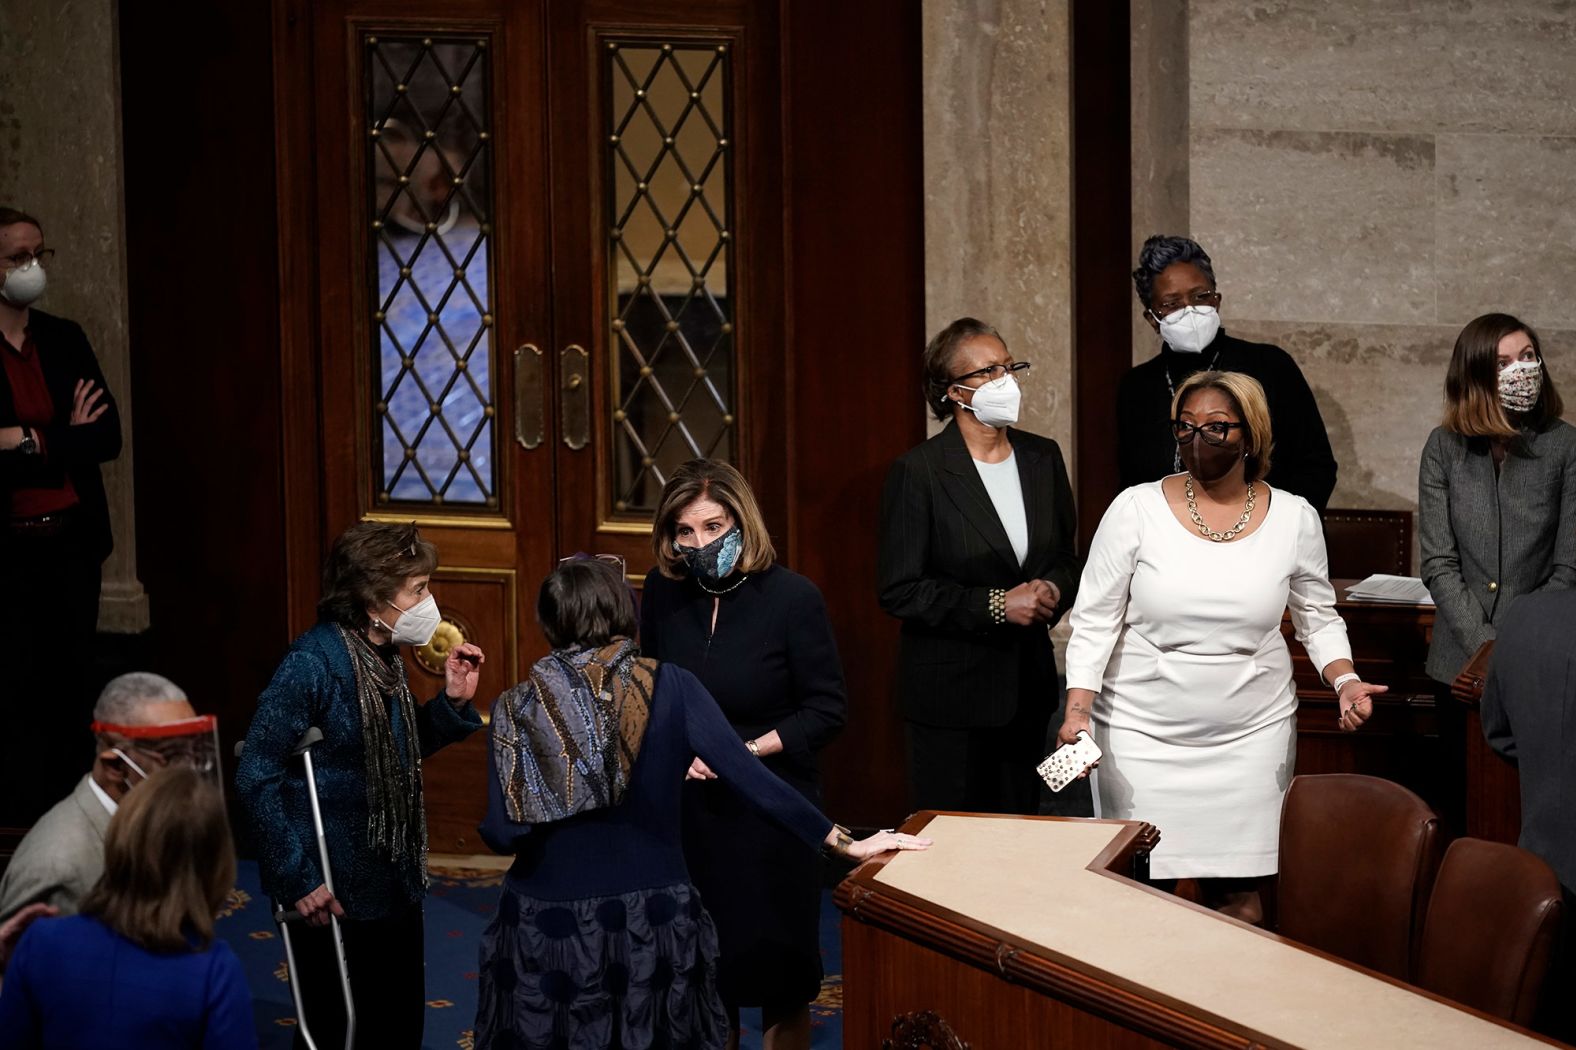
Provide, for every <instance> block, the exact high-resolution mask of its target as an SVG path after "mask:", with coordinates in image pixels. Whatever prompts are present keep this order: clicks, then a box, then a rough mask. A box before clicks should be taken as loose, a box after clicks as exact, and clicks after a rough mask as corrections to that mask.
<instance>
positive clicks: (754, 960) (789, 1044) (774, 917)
mask: <svg viewBox="0 0 1576 1050" xmlns="http://www.w3.org/2000/svg"><path fill="white" fill-rule="evenodd" d="M651 541H652V548H653V553H655V555H656V558H657V567H656V568H655V569H653V570H652V571H651V573H650V574H649V575H648V576H647V577H646V587H645V592H644V594H643V595H642V597H641V602H640V649H641V652H642V653H643V654H644V655H646V656H650V657H654V658H656V659H658V660H661V661H663V662H665V663H673V664H677V665H678V666H680V667H682V668H684V669H685V670H687V671H690V672H692V673H693V674H694V675H695V676H696V677H697V678H699V679H700V681H701V684H702V685H704V686H705V687H706V691H707V692H709V693H711V695H712V696H714V697H716V699H717V703H718V705H719V706H720V707H721V708H722V711H723V714H725V715H727V716H728V722H729V723H730V724H731V725H732V726H733V728H734V731H735V732H737V733H738V734H739V739H741V740H743V741H744V746H745V747H746V748H748V749H749V751H750V753H751V754H752V755H754V756H755V757H757V758H759V759H760V760H761V763H762V765H764V766H765V767H766V769H767V770H769V771H770V772H772V773H774V774H776V775H777V776H778V777H779V778H780V779H782V780H783V781H786V782H787V783H788V785H789V786H791V787H793V788H794V789H795V790H796V791H798V792H799V793H800V794H801V795H803V796H804V797H805V798H806V799H807V800H809V801H810V802H811V803H812V804H815V805H819V804H820V789H819V787H818V786H817V779H818V774H817V766H818V755H819V753H820V750H821V748H822V747H824V746H825V745H826V743H827V742H828V741H829V740H831V739H832V737H833V736H835V735H836V734H837V732H838V730H840V729H841V728H842V727H843V721H844V716H845V710H844V709H845V706H846V697H845V692H844V688H843V665H842V662H841V661H840V660H839V659H838V656H837V644H836V642H835V641H834V640H833V637H832V624H831V621H830V620H829V619H828V618H827V615H826V604H825V603H824V602H823V601H822V600H821V592H820V591H819V590H817V589H816V586H815V584H813V583H811V582H810V581H809V580H807V579H805V578H804V577H803V576H800V575H799V574H798V573H795V572H790V571H789V570H788V569H786V568H784V567H783V566H781V565H777V564H775V559H776V555H775V553H774V552H773V550H772V541H771V537H770V536H769V535H768V534H767V531H766V522H765V521H764V520H763V519H762V517H761V512H760V508H759V506H758V505H757V503H756V501H755V496H754V494H753V493H752V492H751V491H750V487H749V484H748V483H747V482H746V481H745V480H744V478H743V476H742V475H740V473H739V472H738V471H737V470H735V469H734V468H733V467H730V466H729V465H728V464H726V463H720V462H717V461H714V460H707V459H695V460H690V461H689V462H688V463H685V464H684V465H683V466H681V467H679V469H678V470H676V471H674V472H673V474H672V475H671V476H670V477H669V478H668V481H667V484H665V485H664V486H663V488H662V498H661V500H660V501H659V502H658V505H657V515H656V521H655V523H654V527H653V529H652V534H651ZM686 779H687V780H689V781H690V783H689V784H687V785H686V786H685V791H684V859H685V861H686V863H687V864H688V865H689V870H690V876H691V878H692V880H693V882H694V884H695V886H696V888H697V889H699V890H700V896H701V901H702V902H703V903H704V904H705V906H706V910H707V911H708V912H710V913H711V916H712V919H713V920H714V921H715V922H716V924H717V941H718V946H719V948H720V949H721V957H720V959H719V961H718V968H717V973H718V989H719V991H720V992H721V993H722V999H723V1003H724V1005H725V1006H726V1007H727V1009H728V1014H729V1021H730V1025H731V1028H732V1033H731V1037H730V1040H729V1045H730V1046H737V1045H738V1036H739V1017H738V1011H739V1007H741V1006H759V1007H760V1008H761V1022H762V1023H761V1027H762V1028H763V1029H764V1036H765V1039H764V1045H765V1046H766V1047H767V1050H800V1048H803V1050H807V1048H808V1047H809V1045H810V1011H809V1003H810V1002H811V1001H812V1000H814V999H815V998H816V997H817V996H818V995H819V994H820V990H821V977H822V972H821V947H820V936H819V931H820V909H821V885H820V878H819V876H820V869H819V867H818V866H817V861H816V857H815V854H814V853H812V852H811V851H809V850H806V849H805V848H804V847H803V845H801V844H800V842H799V840H798V839H797V838H795V837H794V836H793V834H792V833H790V832H789V831H787V830H786V829H785V828H783V827H781V826H780V825H778V824H776V823H775V822H773V821H772V820H770V819H769V818H767V817H766V816H764V815H762V814H761V813H760V812H758V811H757V810H755V809H753V808H751V806H750V804H749V803H747V802H746V801H744V799H743V798H742V796H740V795H739V794H738V793H737V791H735V790H732V789H730V788H729V787H728V786H727V785H725V784H721V783H719V782H718V781H717V776H716V774H715V773H713V772H712V771H711V769H710V768H708V767H707V765H706V763H705V762H704V761H702V760H701V759H700V758H699V757H697V758H696V759H695V760H694V762H693V763H692V764H691V765H690V768H689V772H688V773H687V774H686Z"/></svg>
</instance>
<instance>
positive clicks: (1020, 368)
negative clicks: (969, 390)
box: [948, 361, 1029, 385]
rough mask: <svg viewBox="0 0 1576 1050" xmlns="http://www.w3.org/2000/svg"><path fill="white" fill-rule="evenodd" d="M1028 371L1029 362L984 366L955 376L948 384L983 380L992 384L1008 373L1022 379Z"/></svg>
mask: <svg viewBox="0 0 1576 1050" xmlns="http://www.w3.org/2000/svg"><path fill="white" fill-rule="evenodd" d="M1028 370H1029V362H1027V361H1017V362H1014V363H1013V364H1010V365H986V366H985V367H984V368H977V369H975V370H974V371H972V372H965V373H963V374H962V375H960V376H955V377H953V378H952V379H951V380H949V381H948V382H949V384H950V385H956V384H958V383H961V382H963V381H964V380H965V379H980V378H983V379H984V380H985V381H986V382H987V383H994V382H995V381H996V380H998V379H1000V378H1001V377H1002V376H1004V375H1007V374H1008V373H1015V374H1016V375H1018V377H1019V378H1022V376H1023V373H1024V372H1027V371H1028Z"/></svg>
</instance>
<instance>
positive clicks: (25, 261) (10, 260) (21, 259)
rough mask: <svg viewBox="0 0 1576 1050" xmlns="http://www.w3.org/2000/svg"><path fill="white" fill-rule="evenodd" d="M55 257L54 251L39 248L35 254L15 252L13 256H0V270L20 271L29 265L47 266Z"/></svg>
mask: <svg viewBox="0 0 1576 1050" xmlns="http://www.w3.org/2000/svg"><path fill="white" fill-rule="evenodd" d="M54 257H55V249H53V248H40V249H39V250H38V251H36V252H17V253H16V254H15V255H0V270H20V269H21V268H22V267H24V266H27V265H29V264H31V263H35V262H36V263H38V265H40V266H48V265H49V262H50V260H51V259H53V258H54Z"/></svg>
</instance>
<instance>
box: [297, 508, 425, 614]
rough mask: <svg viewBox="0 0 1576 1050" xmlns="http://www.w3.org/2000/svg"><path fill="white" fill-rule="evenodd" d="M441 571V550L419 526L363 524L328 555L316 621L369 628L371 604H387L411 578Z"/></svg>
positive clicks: (342, 537) (336, 543)
mask: <svg viewBox="0 0 1576 1050" xmlns="http://www.w3.org/2000/svg"><path fill="white" fill-rule="evenodd" d="M437 567H438V548H436V547H434V546H433V545H432V544H430V543H428V542H427V541H426V540H424V539H422V538H421V531H420V530H419V529H417V528H416V523H415V522H411V523H410V524H409V525H391V524H389V523H387V522H381V521H363V522H359V523H357V524H355V525H352V526H351V527H350V528H348V529H346V530H345V531H344V532H343V533H341V534H340V536H339V539H337V540H335V541H334V547H333V549H332V550H330V551H329V552H328V560H327V561H326V562H325V563H324V564H323V597H322V598H320V599H318V603H317V617H318V619H319V620H322V621H324V622H326V623H337V624H339V625H341V626H343V627H348V628H350V629H352V630H357V629H360V628H362V627H365V626H366V625H367V607H368V606H369V605H370V606H374V607H377V606H383V605H387V604H388V603H389V599H391V598H393V597H394V595H396V594H398V593H399V589H400V588H401V587H403V586H405V581H406V580H408V579H410V578H411V577H412V576H430V575H431V574H432V570H434V569H436V568H437Z"/></svg>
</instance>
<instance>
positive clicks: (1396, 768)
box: [1281, 580, 1439, 798]
mask: <svg viewBox="0 0 1576 1050" xmlns="http://www.w3.org/2000/svg"><path fill="white" fill-rule="evenodd" d="M1332 582H1333V583H1334V585H1335V593H1336V597H1337V601H1336V605H1335V608H1336V611H1337V612H1339V613H1340V614H1341V619H1343V620H1345V621H1346V633H1347V635H1348V637H1350V638H1351V642H1352V657H1353V660H1354V662H1355V663H1356V665H1357V670H1358V673H1359V674H1361V675H1362V676H1363V678H1364V680H1366V681H1370V682H1374V683H1377V684H1379V685H1387V686H1389V687H1390V691H1389V692H1388V693H1386V694H1385V695H1384V696H1383V697H1382V698H1380V699H1379V700H1378V701H1377V702H1376V703H1375V705H1374V715H1373V717H1372V718H1371V719H1369V721H1368V724H1367V725H1365V726H1364V727H1363V729H1362V731H1361V732H1360V733H1343V732H1341V730H1340V729H1339V728H1338V727H1337V726H1336V724H1335V721H1336V717H1337V710H1336V699H1335V694H1334V693H1333V692H1331V690H1330V687H1329V686H1327V685H1325V684H1324V683H1323V682H1322V681H1321V680H1320V679H1319V669H1318V668H1316V667H1314V666H1313V663H1312V661H1310V660H1309V659H1308V654H1307V653H1305V652H1303V648H1302V646H1301V645H1299V644H1297V642H1296V641H1295V640H1294V638H1293V637H1292V626H1291V617H1290V615H1288V616H1287V617H1286V618H1285V619H1284V620H1282V621H1281V632H1282V633H1283V634H1284V635H1285V636H1286V640H1287V644H1288V645H1289V646H1290V648H1291V654H1292V675H1293V678H1294V679H1295V681H1296V683H1297V699H1298V708H1299V709H1298V712H1297V772H1298V773H1363V774H1366V775H1368V776H1377V777H1384V778H1385V779H1387V780H1394V781H1396V782H1398V783H1401V784H1405V785H1406V786H1407V787H1409V788H1411V789H1412V790H1413V791H1416V792H1417V793H1418V794H1419V795H1422V796H1423V797H1424V798H1435V797H1437V794H1438V792H1437V790H1436V783H1435V781H1436V779H1437V777H1438V773H1439V761H1438V753H1439V734H1438V727H1437V724H1436V713H1435V691H1436V689H1437V688H1438V686H1437V684H1436V683H1435V682H1434V680H1433V679H1432V678H1429V677H1428V673H1427V672H1426V671H1425V670H1424V669H1423V667H1424V664H1425V663H1426V661H1427V659H1428V643H1429V640H1430V639H1431V638H1432V636H1433V630H1434V607H1433V606H1431V605H1395V604H1390V603H1385V602H1357V601H1352V600H1350V599H1348V598H1347V597H1346V588H1347V587H1350V586H1351V585H1353V584H1354V583H1356V582H1357V581H1356V580H1334V581H1332Z"/></svg>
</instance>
